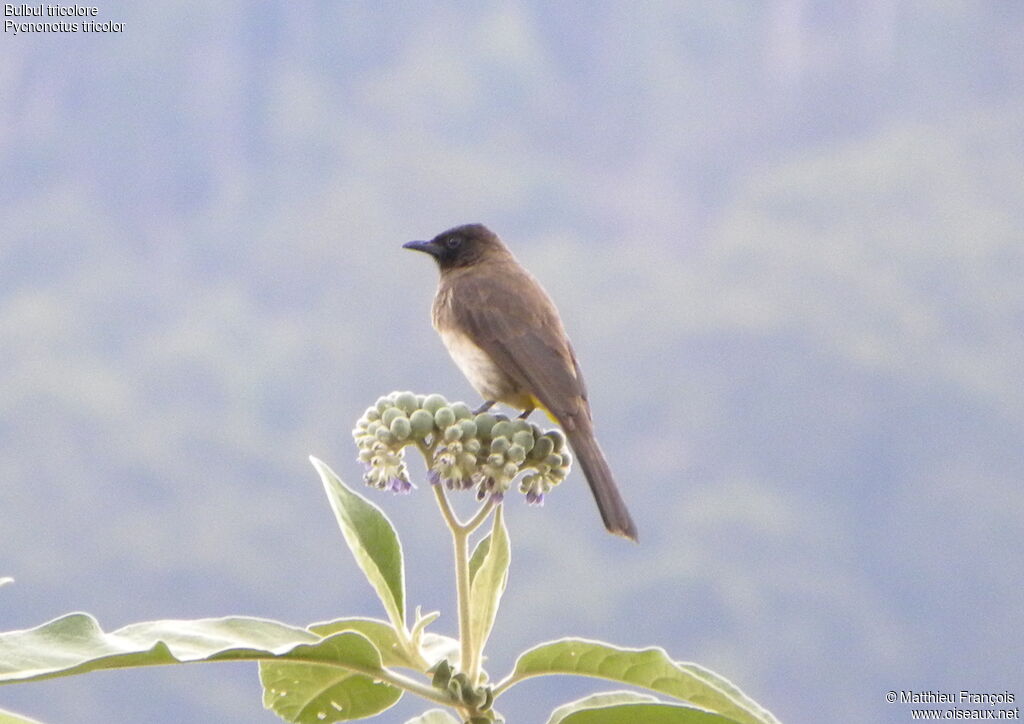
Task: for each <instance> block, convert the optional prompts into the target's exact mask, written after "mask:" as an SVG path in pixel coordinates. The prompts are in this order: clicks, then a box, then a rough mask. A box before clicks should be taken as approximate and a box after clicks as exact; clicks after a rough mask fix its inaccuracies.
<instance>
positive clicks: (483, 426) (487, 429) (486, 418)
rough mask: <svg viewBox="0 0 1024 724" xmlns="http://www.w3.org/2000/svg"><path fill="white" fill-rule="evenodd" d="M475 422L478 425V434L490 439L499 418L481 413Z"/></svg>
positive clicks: (487, 413)
mask: <svg viewBox="0 0 1024 724" xmlns="http://www.w3.org/2000/svg"><path fill="white" fill-rule="evenodd" d="M473 421H474V422H475V423H476V434H477V435H479V436H480V437H490V436H491V430H492V429H494V425H495V423H497V422H498V418H497V417H495V416H494V415H492V414H491V413H489V412H481V413H480V414H479V415H477V416H476V417H475V418H473Z"/></svg>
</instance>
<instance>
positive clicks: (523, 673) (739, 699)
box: [511, 639, 778, 724]
mask: <svg viewBox="0 0 1024 724" xmlns="http://www.w3.org/2000/svg"><path fill="white" fill-rule="evenodd" d="M550 674H575V675H577V676H592V677H596V678H600V679H608V680H610V681H618V682H621V683H623V684H630V685H633V686H640V687H643V688H645V689H650V690H651V691H656V692H659V693H662V694H667V695H669V696H672V697H674V698H676V699H680V700H682V701H686V702H689V703H691V704H695V705H696V706H698V707H700V708H702V709H706V710H707V711H709V712H713V713H717V714H722V715H724V716H726V717H729V718H731V719H733V720H735V721H736V722H738V723H739V724H778V720H777V719H776V718H775V717H774V716H772V715H771V713H769V712H768V711H767V710H766V709H764V708H763V707H761V706H759V705H757V704H755V703H754V702H753V700H751V699H750V698H749V697H747V696H746V695H744V694H743V693H742V692H740V691H739V689H737V688H736V687H735V686H734V685H733V684H731V683H730V682H728V681H727V680H726V679H724V678H722V677H721V676H718V675H717V674H712V673H711V672H709V671H708V670H707V669H704V668H702V667H699V666H696V665H694V664H678V663H676V662H675V661H672V659H670V658H669V657H668V655H667V654H666V653H665V651H664V649H660V648H649V649H625V648H616V647H614V646H610V645H609V644H605V643H601V642H599V641H588V640H585V639H562V640H560V641H552V642H550V643H546V644H541V645H540V646H537V647H535V648H532V649H530V650H529V651H527V652H525V653H524V654H522V655H521V656H520V657H519V659H518V660H517V661H516V666H515V669H514V671H513V673H512V677H511V681H512V682H517V681H520V680H522V679H527V678H530V677H533V676H544V675H550Z"/></svg>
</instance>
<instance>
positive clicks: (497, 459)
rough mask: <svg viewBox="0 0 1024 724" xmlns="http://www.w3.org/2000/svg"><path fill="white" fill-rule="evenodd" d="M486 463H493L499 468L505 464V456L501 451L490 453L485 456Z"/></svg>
mask: <svg viewBox="0 0 1024 724" xmlns="http://www.w3.org/2000/svg"><path fill="white" fill-rule="evenodd" d="M487 464H488V465H493V466H494V467H496V468H500V467H501V466H502V465H504V464H505V456H504V455H502V454H501V453H491V454H490V455H488V456H487Z"/></svg>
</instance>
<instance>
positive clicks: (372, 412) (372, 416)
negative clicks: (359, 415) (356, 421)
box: [363, 407, 380, 422]
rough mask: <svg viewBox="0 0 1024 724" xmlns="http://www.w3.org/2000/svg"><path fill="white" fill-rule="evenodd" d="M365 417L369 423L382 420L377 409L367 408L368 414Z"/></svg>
mask: <svg viewBox="0 0 1024 724" xmlns="http://www.w3.org/2000/svg"><path fill="white" fill-rule="evenodd" d="M363 417H365V418H366V419H367V421H368V422H373V421H374V420H379V419H380V413H379V412H377V408H376V407H370V408H367V410H366V412H365V413H364V414H363Z"/></svg>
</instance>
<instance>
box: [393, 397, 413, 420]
mask: <svg viewBox="0 0 1024 724" xmlns="http://www.w3.org/2000/svg"><path fill="white" fill-rule="evenodd" d="M395 407H397V408H398V409H399V410H401V411H402V412H404V413H405V414H406V415H408V414H410V413H411V412H412V411H413V410H415V409H416V407H417V405H416V395H414V394H413V393H411V392H400V393H398V394H397V395H396V396H395Z"/></svg>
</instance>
